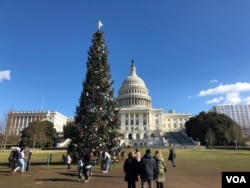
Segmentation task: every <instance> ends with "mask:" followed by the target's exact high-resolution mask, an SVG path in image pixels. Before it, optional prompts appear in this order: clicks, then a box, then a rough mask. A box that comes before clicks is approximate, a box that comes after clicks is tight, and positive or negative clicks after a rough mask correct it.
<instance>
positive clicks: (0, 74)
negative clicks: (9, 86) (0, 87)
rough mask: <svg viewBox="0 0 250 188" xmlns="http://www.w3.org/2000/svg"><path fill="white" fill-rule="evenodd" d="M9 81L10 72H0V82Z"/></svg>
mask: <svg viewBox="0 0 250 188" xmlns="http://www.w3.org/2000/svg"><path fill="white" fill-rule="evenodd" d="M3 80H10V70H4V71H0V82H2V81H3Z"/></svg>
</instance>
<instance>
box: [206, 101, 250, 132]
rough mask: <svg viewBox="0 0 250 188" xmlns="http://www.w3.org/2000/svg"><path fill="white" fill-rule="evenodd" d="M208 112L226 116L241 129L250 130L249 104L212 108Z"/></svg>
mask: <svg viewBox="0 0 250 188" xmlns="http://www.w3.org/2000/svg"><path fill="white" fill-rule="evenodd" d="M210 111H211V112H217V113H220V114H224V115H227V116H228V117H230V118H231V119H233V120H234V121H235V122H236V123H238V124H239V125H241V126H242V127H245V128H250V104H245V105H243V104H238V105H220V106H214V107H212V109H211V110H210Z"/></svg>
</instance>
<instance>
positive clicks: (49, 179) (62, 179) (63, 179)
mask: <svg viewBox="0 0 250 188" xmlns="http://www.w3.org/2000/svg"><path fill="white" fill-rule="evenodd" d="M35 181H53V182H59V181H61V182H76V180H72V179H66V178H47V179H35Z"/></svg>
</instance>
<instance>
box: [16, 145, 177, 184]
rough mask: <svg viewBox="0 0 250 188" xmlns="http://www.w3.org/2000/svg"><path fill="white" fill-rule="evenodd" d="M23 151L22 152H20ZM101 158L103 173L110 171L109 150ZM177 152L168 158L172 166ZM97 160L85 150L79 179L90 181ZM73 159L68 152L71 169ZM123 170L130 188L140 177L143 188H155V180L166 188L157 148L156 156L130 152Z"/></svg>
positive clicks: (79, 165)
mask: <svg viewBox="0 0 250 188" xmlns="http://www.w3.org/2000/svg"><path fill="white" fill-rule="evenodd" d="M20 153H21V152H20ZM98 156H99V157H100V158H101V169H102V172H103V173H108V172H109V169H110V163H111V155H110V154H109V153H108V152H107V151H105V150H104V151H101V152H100V153H99V155H98ZM175 158H176V154H175V152H174V149H173V148H172V149H170V150H169V156H168V160H170V161H171V163H172V166H173V167H176V164H175ZM95 161H96V156H95V155H94V154H93V152H92V151H89V150H85V152H84V153H83V155H82V156H81V157H80V158H79V160H78V165H77V169H78V180H79V181H81V180H84V182H88V181H89V179H90V177H91V176H92V172H93V166H94V164H95ZM71 162H72V159H71V157H70V155H69V154H68V155H67V156H66V164H67V165H68V169H70V164H71ZM123 170H124V172H125V181H126V182H127V185H128V188H136V181H138V179H139V177H140V179H141V188H145V187H146V185H148V187H149V188H153V181H155V183H156V188H164V182H165V174H166V171H167V168H166V163H165V159H164V157H163V154H162V152H161V151H160V150H156V151H155V154H154V156H153V155H152V154H151V150H150V149H147V150H146V152H145V154H144V155H143V156H142V157H141V152H140V151H139V149H138V148H136V149H135V150H134V151H130V152H129V153H128V156H127V158H126V159H125V160H124V164H123Z"/></svg>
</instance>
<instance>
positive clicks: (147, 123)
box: [8, 61, 194, 146]
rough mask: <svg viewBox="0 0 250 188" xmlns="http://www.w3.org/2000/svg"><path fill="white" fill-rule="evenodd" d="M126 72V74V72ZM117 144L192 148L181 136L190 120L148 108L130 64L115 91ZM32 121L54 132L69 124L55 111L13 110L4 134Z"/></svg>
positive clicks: (143, 89) (145, 90)
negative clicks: (51, 126)
mask: <svg viewBox="0 0 250 188" xmlns="http://www.w3.org/2000/svg"><path fill="white" fill-rule="evenodd" d="M128 72H129V71H128ZM117 101H118V106H117V107H118V108H119V112H120V123H121V124H120V132H121V133H122V134H123V138H121V144H124V145H128V144H129V145H132V146H163V145H167V146H169V145H190V144H191V145H193V144H194V141H193V140H192V139H190V138H187V136H186V135H185V123H186V121H188V120H189V118H190V117H192V115H191V114H189V113H176V112H175V111H174V110H169V111H168V112H167V113H164V112H163V109H155V108H153V107H152V100H151V97H150V96H149V91H148V88H147V87H146V84H145V83H144V81H143V80H142V79H141V78H140V77H139V76H138V75H137V74H136V67H135V65H134V62H133V61H132V65H131V67H130V74H129V76H127V77H126V78H125V79H124V81H123V83H122V85H121V87H120V89H119V91H118V97H117ZM34 120H40V121H44V120H48V121H51V122H52V123H53V124H54V126H55V129H56V131H57V132H59V133H60V132H63V126H65V125H66V124H67V122H70V121H73V118H68V117H66V116H64V115H63V114H60V113H59V112H56V111H13V112H10V113H9V114H8V133H9V134H16V135H20V134H21V131H22V130H23V129H24V128H25V127H27V126H28V124H29V123H30V122H32V121H34Z"/></svg>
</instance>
